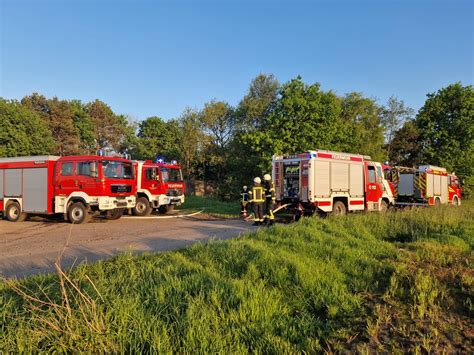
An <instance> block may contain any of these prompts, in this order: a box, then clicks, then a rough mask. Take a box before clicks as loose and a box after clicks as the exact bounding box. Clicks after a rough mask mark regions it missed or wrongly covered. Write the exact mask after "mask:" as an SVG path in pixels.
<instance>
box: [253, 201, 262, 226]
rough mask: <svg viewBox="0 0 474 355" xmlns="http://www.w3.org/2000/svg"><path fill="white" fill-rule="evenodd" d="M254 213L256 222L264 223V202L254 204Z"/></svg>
mask: <svg viewBox="0 0 474 355" xmlns="http://www.w3.org/2000/svg"><path fill="white" fill-rule="evenodd" d="M253 213H254V215H255V222H263V202H254V203H253Z"/></svg>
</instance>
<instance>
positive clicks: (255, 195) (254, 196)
mask: <svg viewBox="0 0 474 355" xmlns="http://www.w3.org/2000/svg"><path fill="white" fill-rule="evenodd" d="M249 195H250V201H249V202H257V203H258V202H265V198H264V192H263V187H261V186H253V187H252V190H251V191H249Z"/></svg>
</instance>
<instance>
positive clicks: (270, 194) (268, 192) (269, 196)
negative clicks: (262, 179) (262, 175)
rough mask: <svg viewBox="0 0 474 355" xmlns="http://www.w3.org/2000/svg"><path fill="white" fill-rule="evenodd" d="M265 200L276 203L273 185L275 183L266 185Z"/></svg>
mask: <svg viewBox="0 0 474 355" xmlns="http://www.w3.org/2000/svg"><path fill="white" fill-rule="evenodd" d="M265 198H266V199H267V200H268V201H270V200H272V201H275V200H276V197H275V187H274V185H273V182H270V183H267V184H265Z"/></svg>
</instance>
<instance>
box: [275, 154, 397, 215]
mask: <svg viewBox="0 0 474 355" xmlns="http://www.w3.org/2000/svg"><path fill="white" fill-rule="evenodd" d="M272 165H273V168H272V175H273V181H274V183H275V193H276V199H277V202H278V203H279V204H280V205H283V204H289V205H292V206H295V207H296V209H297V210H299V211H300V214H304V215H312V214H314V213H315V212H325V213H332V214H335V215H342V214H345V213H346V212H348V211H349V212H351V211H385V210H387V208H388V207H389V206H391V205H393V203H394V197H393V193H392V190H391V188H390V185H389V183H388V181H387V180H386V179H385V176H384V166H383V165H382V164H381V163H377V162H373V161H372V160H371V159H370V157H368V156H362V155H357V154H348V153H339V152H332V151H326V150H313V151H309V152H307V153H302V154H296V155H291V156H274V157H273V164H272Z"/></svg>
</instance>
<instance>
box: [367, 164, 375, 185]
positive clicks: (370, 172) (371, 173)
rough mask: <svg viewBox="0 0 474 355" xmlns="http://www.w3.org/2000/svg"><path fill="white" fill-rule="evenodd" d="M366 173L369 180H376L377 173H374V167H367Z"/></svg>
mask: <svg viewBox="0 0 474 355" xmlns="http://www.w3.org/2000/svg"><path fill="white" fill-rule="evenodd" d="M368 175H369V182H373V183H375V182H377V175H376V174H375V167H374V166H369V167H368Z"/></svg>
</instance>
